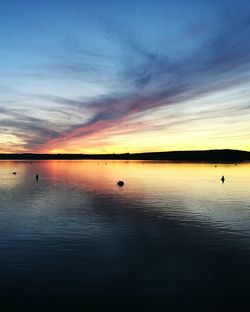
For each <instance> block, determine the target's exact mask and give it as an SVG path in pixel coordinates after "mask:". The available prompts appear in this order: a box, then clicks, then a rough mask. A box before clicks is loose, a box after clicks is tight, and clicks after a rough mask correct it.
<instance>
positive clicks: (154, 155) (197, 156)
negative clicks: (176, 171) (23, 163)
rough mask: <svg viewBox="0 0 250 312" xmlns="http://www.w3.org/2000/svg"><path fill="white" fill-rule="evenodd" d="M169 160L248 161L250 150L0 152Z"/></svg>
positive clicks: (30, 156) (37, 156)
mask: <svg viewBox="0 0 250 312" xmlns="http://www.w3.org/2000/svg"><path fill="white" fill-rule="evenodd" d="M49 159H51V160H52V159H55V160H56V159H58V160H60V159H61V160H71V159H72V160H74V159H75V160H77V159H78V160H80V159H100V160H101V159H106V160H169V161H199V162H241V161H250V152H246V151H240V150H232V149H223V150H199V151H173V152H147V153H124V154H32V153H25V154H0V160H49Z"/></svg>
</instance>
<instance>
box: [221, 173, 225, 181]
mask: <svg viewBox="0 0 250 312" xmlns="http://www.w3.org/2000/svg"><path fill="white" fill-rule="evenodd" d="M221 181H222V183H224V181H225V177H224V175H223V176H222V177H221Z"/></svg>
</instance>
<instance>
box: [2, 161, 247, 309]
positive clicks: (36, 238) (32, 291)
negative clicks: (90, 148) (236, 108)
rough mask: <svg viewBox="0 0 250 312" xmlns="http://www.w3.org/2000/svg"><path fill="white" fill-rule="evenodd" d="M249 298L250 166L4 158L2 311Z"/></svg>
mask: <svg viewBox="0 0 250 312" xmlns="http://www.w3.org/2000/svg"><path fill="white" fill-rule="evenodd" d="M13 171H16V172H17V174H16V175H13V174H12V172H13ZM36 173H38V174H39V181H36V180H35V175H36ZM222 175H225V178H226V180H225V183H224V184H223V183H222V182H221V181H220V177H221V176H222ZM117 180H124V181H125V185H124V187H118V186H117V185H116V181H117ZM249 296H250V164H238V165H237V166H236V165H234V164H233V165H225V164H223V165H219V164H218V165H217V166H216V167H215V165H212V164H184V163H181V164H175V163H164V162H144V163H143V162H135V161H130V162H121V161H112V162H111V161H110V162H106V161H99V162H98V161H33V162H26V161H16V162H13V161H2V162H0V299H1V300H0V310H1V311H12V310H13V311H25V310H26V309H28V308H31V309H32V310H33V311H38V310H40V309H41V310H43V311H62V310H65V311H100V310H104V309H108V310H112V311H121V310H126V311H127V310H131V311H145V310H146V311H152V312H155V311H187V310H188V311H189V310H190V311H212V310H213V311H224V310H225V311H227V310H228V308H229V307H230V308H232V307H234V308H235V309H243V308H244V309H245V310H246V309H247V308H248V306H249V305H250V304H249V300H248V298H249Z"/></svg>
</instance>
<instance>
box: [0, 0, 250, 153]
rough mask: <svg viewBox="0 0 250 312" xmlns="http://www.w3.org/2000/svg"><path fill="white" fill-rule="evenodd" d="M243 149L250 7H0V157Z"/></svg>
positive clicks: (4, 0) (145, 0) (248, 127)
mask: <svg viewBox="0 0 250 312" xmlns="http://www.w3.org/2000/svg"><path fill="white" fill-rule="evenodd" d="M218 148H232V149H241V150H248V151H250V2H249V1H248V0H247V1H244V0H237V1H236V0H234V1H233V0H219V1H218V0H188V1H187V0H182V1H181V0H175V1H172V0H171V1H170V0H154V1H152V0H53V1H52V0H22V1H20V0H1V1H0V153H23V152H25V153H26V152H32V153H126V152H148V151H170V150H201V149H218Z"/></svg>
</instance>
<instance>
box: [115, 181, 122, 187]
mask: <svg viewBox="0 0 250 312" xmlns="http://www.w3.org/2000/svg"><path fill="white" fill-rule="evenodd" d="M116 184H117V185H119V186H123V185H124V182H123V181H118V182H117V183H116Z"/></svg>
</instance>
